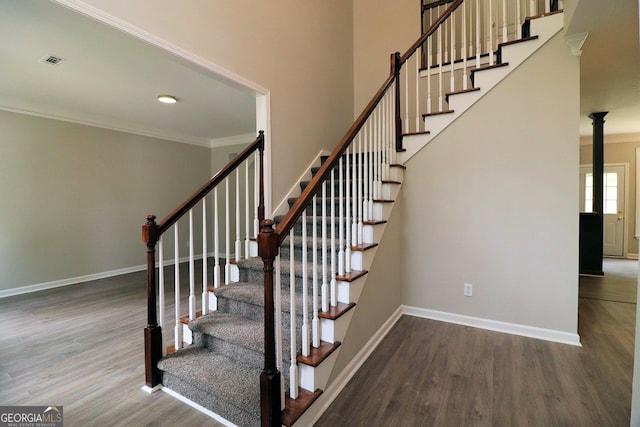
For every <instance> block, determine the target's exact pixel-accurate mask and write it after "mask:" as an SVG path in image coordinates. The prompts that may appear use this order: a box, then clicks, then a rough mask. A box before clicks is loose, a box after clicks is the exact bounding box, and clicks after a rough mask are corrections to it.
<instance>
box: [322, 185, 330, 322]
mask: <svg viewBox="0 0 640 427" xmlns="http://www.w3.org/2000/svg"><path fill="white" fill-rule="evenodd" d="M328 256H329V255H328V254H327V181H326V180H325V181H322V286H321V288H320V294H321V297H320V299H321V301H322V311H324V312H325V313H326V312H327V311H329V283H328V282H327V257H328Z"/></svg>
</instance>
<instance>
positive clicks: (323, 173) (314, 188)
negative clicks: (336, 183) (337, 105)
mask: <svg viewBox="0 0 640 427" xmlns="http://www.w3.org/2000/svg"><path fill="white" fill-rule="evenodd" d="M392 57H393V55H392ZM393 80H394V71H393V70H391V74H390V76H389V77H388V78H387V80H385V82H384V83H383V84H382V87H381V88H380V89H379V90H378V92H376V94H375V95H374V97H373V99H372V100H371V101H370V102H369V104H367V106H366V107H365V109H364V111H362V113H360V116H358V118H357V119H356V121H355V122H354V123H353V124H352V125H351V127H350V128H349V130H348V131H347V133H346V135H345V136H343V137H342V139H341V140H340V143H339V144H338V146H337V147H336V148H335V149H334V150H333V152H332V153H331V154H330V155H329V158H328V159H327V160H326V161H325V162H324V163H323V164H322V166H321V167H320V170H318V172H317V173H316V175H315V176H314V177H313V179H312V180H311V182H310V183H309V185H307V187H306V188H305V189H304V191H303V192H302V194H301V195H300V197H298V199H297V200H296V202H295V203H294V204H293V206H292V207H291V208H290V209H289V212H287V214H286V215H285V217H284V218H283V219H282V221H280V223H279V224H278V226H277V227H276V234H277V235H278V246H279V245H281V244H282V242H283V241H284V239H285V238H286V237H287V235H288V234H289V230H291V228H292V227H293V226H294V224H295V223H296V221H297V220H298V218H299V217H300V216H301V215H302V212H303V211H304V210H305V209H306V207H307V205H308V204H309V203H311V200H312V199H313V196H314V195H315V194H316V193H317V192H318V190H320V186H321V185H322V181H324V180H325V178H326V177H327V175H328V174H329V172H330V171H331V169H333V167H334V166H335V165H336V163H337V162H338V159H340V156H342V154H344V152H345V150H346V149H347V147H349V145H350V144H351V142H352V141H353V139H354V138H355V137H356V135H357V134H358V131H360V129H361V128H362V126H364V124H365V122H366V121H367V119H368V118H369V116H370V115H371V113H373V111H374V110H375V108H376V107H377V106H378V103H379V102H380V100H381V99H382V97H383V96H384V95H385V93H386V92H387V90H388V89H389V87H390V86H391V84H392V83H393Z"/></svg>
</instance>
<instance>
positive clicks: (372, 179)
mask: <svg viewBox="0 0 640 427" xmlns="http://www.w3.org/2000/svg"><path fill="white" fill-rule="evenodd" d="M369 125H370V127H371V128H373V122H372V121H370V123H369ZM374 137H375V134H374V132H373V130H372V129H370V131H369V143H368V147H367V157H369V172H368V174H369V182H368V185H369V200H368V202H369V203H367V218H369V220H373V199H374V198H375V197H376V194H375V193H374V191H375V176H374V175H373V140H374Z"/></svg>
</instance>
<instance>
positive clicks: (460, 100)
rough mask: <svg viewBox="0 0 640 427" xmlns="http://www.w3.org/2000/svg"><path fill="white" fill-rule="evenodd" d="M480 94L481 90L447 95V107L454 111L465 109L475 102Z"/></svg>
mask: <svg viewBox="0 0 640 427" xmlns="http://www.w3.org/2000/svg"><path fill="white" fill-rule="evenodd" d="M479 87H482V86H479ZM482 95H483V94H482V90H476V91H473V92H466V93H459V94H456V95H452V96H450V97H449V108H451V109H452V110H454V111H466V110H467V109H468V108H469V107H471V106H472V105H473V104H475V103H476V101H477V100H478V99H480V97H482Z"/></svg>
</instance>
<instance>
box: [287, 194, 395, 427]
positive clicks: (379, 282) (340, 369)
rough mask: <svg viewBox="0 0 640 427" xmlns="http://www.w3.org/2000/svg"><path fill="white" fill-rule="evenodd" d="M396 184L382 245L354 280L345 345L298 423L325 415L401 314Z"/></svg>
mask: <svg viewBox="0 0 640 427" xmlns="http://www.w3.org/2000/svg"><path fill="white" fill-rule="evenodd" d="M396 187H398V188H396V190H395V191H394V193H393V195H394V197H393V199H394V200H395V202H394V203H393V204H391V206H389V207H388V209H389V214H388V216H386V217H385V219H386V220H387V221H388V222H387V223H384V224H378V225H376V227H380V228H381V229H382V234H383V236H382V238H381V239H380V240H378V243H379V244H378V246H377V247H376V248H375V249H372V251H375V256H373V257H369V255H367V256H366V257H365V258H369V259H370V261H369V262H366V264H365V266H366V267H367V270H368V271H369V274H367V275H366V276H364V277H361V278H360V279H358V280H357V281H356V282H352V283H351V285H353V286H350V288H351V289H349V295H350V297H351V298H350V299H351V300H354V302H357V305H356V306H355V307H354V308H353V309H352V310H351V312H353V314H352V315H351V318H350V319H349V320H350V321H349V325H348V329H346V330H345V331H344V337H343V339H342V340H341V342H342V345H341V346H340V347H339V348H338V349H337V350H336V353H337V354H336V355H335V357H333V358H332V360H327V361H325V362H323V363H327V362H329V363H331V372H329V376H328V378H327V379H323V382H324V384H325V387H324V388H323V393H322V394H321V395H320V396H319V397H318V399H317V400H316V401H315V402H314V404H313V405H312V406H311V407H310V408H309V409H308V410H307V411H306V412H304V414H302V416H301V417H300V418H299V419H298V420H297V421H296V422H295V424H294V426H309V425H313V424H314V423H315V422H316V421H317V420H318V419H319V418H320V416H322V414H323V413H324V411H325V410H326V409H327V408H328V407H329V405H330V404H331V402H333V400H335V399H336V398H337V396H338V394H339V393H340V391H341V390H342V389H343V388H344V387H345V386H346V385H347V383H348V382H349V380H350V379H351V377H353V375H354V374H355V373H356V372H357V370H358V369H359V368H360V366H362V364H363V363H364V362H365V361H366V359H367V357H368V356H369V354H371V352H373V351H374V350H375V348H376V347H377V346H378V344H379V343H380V342H381V341H382V339H383V338H384V337H385V336H386V334H387V333H388V332H389V330H390V329H391V327H392V326H393V325H394V324H395V323H396V321H397V320H398V319H399V318H400V316H401V304H402V302H401V293H402V292H401V289H400V287H401V284H402V271H401V269H400V265H401V262H400V260H401V258H400V255H399V251H397V250H396V247H395V243H397V242H398V239H397V236H399V235H400V234H399V233H400V227H401V224H402V215H403V214H402V207H401V206H402V203H401V197H402V191H401V188H400V186H399V185H397V186H396ZM378 232H380V230H376V234H378ZM394 237H395V238H394ZM354 287H355V288H357V289H353V288H354ZM372 312H374V313H375V315H372ZM323 374H324V373H323Z"/></svg>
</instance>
